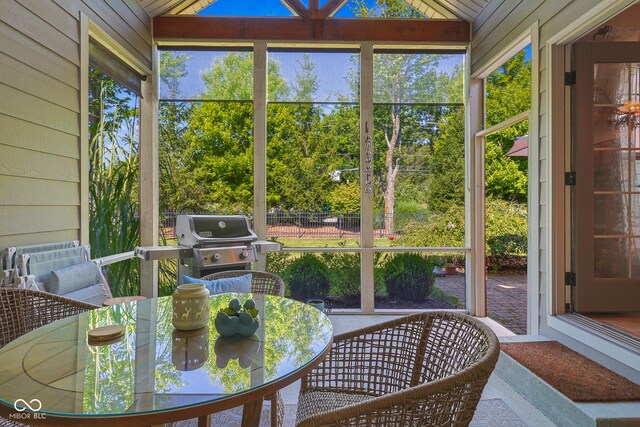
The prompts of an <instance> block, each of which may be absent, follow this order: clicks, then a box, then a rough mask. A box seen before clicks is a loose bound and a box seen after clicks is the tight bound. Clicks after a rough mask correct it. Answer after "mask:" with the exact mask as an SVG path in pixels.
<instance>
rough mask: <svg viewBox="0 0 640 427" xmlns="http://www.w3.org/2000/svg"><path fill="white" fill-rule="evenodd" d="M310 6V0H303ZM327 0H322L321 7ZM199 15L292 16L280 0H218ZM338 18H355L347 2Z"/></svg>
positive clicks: (337, 15)
mask: <svg viewBox="0 0 640 427" xmlns="http://www.w3.org/2000/svg"><path fill="white" fill-rule="evenodd" d="M301 1H302V3H303V4H304V5H305V6H306V7H309V2H308V0H301ZM326 2H327V0H320V2H319V3H320V7H322V5H323V4H325V3H326ZM366 2H367V4H368V5H369V6H372V5H373V4H375V0H366ZM198 15H216V16H292V15H291V12H289V9H287V8H286V7H285V6H284V5H283V4H282V3H281V2H280V0H217V1H216V2H215V3H213V4H212V5H211V6H208V7H206V8H204V9H203V10H202V11H200V12H199V13H198ZM336 17H338V18H353V14H352V13H351V10H350V8H349V4H348V3H347V4H346V5H345V6H344V7H342V9H340V10H339V11H338V13H337V14H336Z"/></svg>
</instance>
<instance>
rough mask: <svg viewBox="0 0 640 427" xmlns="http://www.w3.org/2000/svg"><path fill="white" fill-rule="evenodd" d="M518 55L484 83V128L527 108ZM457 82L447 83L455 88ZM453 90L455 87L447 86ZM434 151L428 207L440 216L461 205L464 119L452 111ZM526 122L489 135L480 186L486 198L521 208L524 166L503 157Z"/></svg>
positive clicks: (526, 81)
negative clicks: (485, 110) (483, 184)
mask: <svg viewBox="0 0 640 427" xmlns="http://www.w3.org/2000/svg"><path fill="white" fill-rule="evenodd" d="M524 58H525V53H524V51H523V52H520V53H519V54H517V55H516V56H514V57H513V58H512V59H510V60H509V61H507V62H506V63H505V65H504V66H503V67H501V68H500V69H499V70H497V71H496V72H494V73H492V74H491V75H490V76H489V77H488V78H487V101H486V103H487V107H486V108H487V126H491V125H494V124H496V123H499V122H501V121H503V120H505V119H507V118H509V117H512V116H514V115H516V114H518V113H520V112H522V111H525V110H526V109H528V108H529V107H530V105H531V99H530V98H531V97H530V81H531V69H530V68H531V65H530V63H529V62H526V61H525V60H524ZM455 81H456V79H452V82H455ZM450 88H455V83H454V84H453V85H452V86H450ZM439 127H440V135H439V136H438V137H437V138H436V141H435V143H434V145H433V154H432V157H431V163H430V172H431V173H430V178H429V186H428V190H427V201H428V203H429V207H430V209H431V210H432V211H434V212H437V213H441V212H445V211H447V210H448V209H449V208H450V207H451V206H452V205H459V206H462V205H464V187H463V185H462V183H464V170H465V168H464V114H463V111H462V110H461V109H460V110H452V111H451V112H450V113H449V114H447V115H446V116H445V117H443V118H442V120H441V123H440V125H439ZM526 133H527V122H524V123H520V124H517V125H514V126H512V127H510V128H509V129H505V130H504V131H502V132H499V133H496V134H494V135H491V136H489V137H488V138H487V140H486V145H485V162H486V170H485V186H486V194H487V196H488V197H491V198H495V199H501V200H507V201H517V202H525V201H526V200H527V161H526V159H517V158H516V159H514V158H512V157H505V156H504V155H505V154H506V153H507V151H509V149H510V148H511V146H512V145H513V141H514V139H515V138H516V137H517V136H522V135H526Z"/></svg>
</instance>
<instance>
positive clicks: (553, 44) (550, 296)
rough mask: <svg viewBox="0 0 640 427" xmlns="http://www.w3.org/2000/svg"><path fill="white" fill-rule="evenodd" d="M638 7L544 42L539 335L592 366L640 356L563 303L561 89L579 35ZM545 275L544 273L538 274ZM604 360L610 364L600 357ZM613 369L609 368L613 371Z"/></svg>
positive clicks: (626, 1)
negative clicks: (575, 317) (587, 323)
mask: <svg viewBox="0 0 640 427" xmlns="http://www.w3.org/2000/svg"><path fill="white" fill-rule="evenodd" d="M635 3H637V0H610V1H608V2H600V3H598V4H597V5H596V6H594V7H592V8H591V9H589V10H588V11H587V12H586V13H584V14H582V15H581V16H579V17H578V18H576V19H574V20H573V21H572V22H570V23H568V24H567V25H566V26H565V27H564V28H562V29H561V30H559V31H558V32H557V33H555V34H554V35H552V36H550V37H549V38H548V39H547V40H545V41H544V45H543V46H542V48H543V49H544V51H545V63H546V67H545V68H544V69H543V70H541V71H542V72H543V73H544V74H545V79H546V81H547V90H546V94H545V95H544V100H545V103H546V112H547V114H546V117H545V118H544V119H542V121H541V129H543V132H544V135H546V138H547V142H546V147H547V157H548V159H547V160H546V164H545V167H544V168H541V172H542V175H541V177H540V179H541V182H545V183H546V194H545V197H544V198H542V199H541V206H540V209H541V215H542V216H545V217H546V218H547V219H548V225H547V227H546V229H544V230H542V233H543V240H545V241H546V242H547V243H546V245H544V246H543V247H542V248H541V255H540V265H541V267H542V268H541V276H540V287H541V295H540V297H541V302H542V303H541V311H540V314H539V315H540V316H541V333H544V335H546V336H548V337H550V338H555V339H557V340H559V341H562V342H563V343H565V345H570V346H579V347H580V348H582V351H581V352H582V353H583V354H587V355H588V356H589V357H592V358H593V359H594V360H597V361H600V362H601V363H602V362H605V363H607V361H608V362H609V365H611V363H610V362H611V359H614V360H616V361H618V362H620V363H622V364H624V365H626V366H628V367H633V366H638V365H639V364H640V352H638V350H637V349H635V348H631V347H629V346H628V345H625V343H622V342H620V341H619V340H616V339H614V338H612V337H611V336H610V335H608V334H604V333H601V332H600V331H597V330H594V329H593V328H590V327H585V326H584V325H580V324H579V323H578V322H576V321H574V320H573V319H572V318H571V316H572V315H565V314H564V313H565V312H566V311H568V308H567V306H566V305H565V303H566V302H567V301H570V294H569V293H568V292H567V288H568V286H566V285H565V271H569V270H567V268H569V267H570V264H569V260H570V257H568V256H567V249H568V247H567V246H568V245H566V244H565V243H566V242H568V241H569V238H570V235H569V232H570V230H569V228H568V227H566V217H567V215H568V213H569V212H570V210H569V209H568V207H569V206H568V203H569V200H568V197H565V185H564V172H565V170H569V169H568V166H569V165H566V162H567V160H568V159H569V156H568V153H567V150H568V144H566V141H569V140H570V137H571V135H570V126H566V124H568V123H570V122H571V111H570V108H565V107H566V106H568V105H569V104H568V101H569V100H570V88H569V87H568V86H565V85H564V74H565V72H566V71H570V64H571V44H572V43H573V42H575V41H576V39H578V38H579V37H581V36H582V35H583V34H585V33H587V32H588V31H590V30H592V29H593V28H596V27H598V26H599V25H601V24H602V23H603V22H606V21H607V20H608V19H610V18H612V17H614V16H615V15H617V14H619V13H621V12H622V11H623V10H625V9H626V8H628V7H630V6H632V5H633V4H635ZM542 270H544V271H542ZM603 355H607V356H608V357H609V358H611V359H607V358H606V357H603ZM611 367H613V366H612V365H611Z"/></svg>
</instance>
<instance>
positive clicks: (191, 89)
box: [160, 51, 463, 102]
mask: <svg viewBox="0 0 640 427" xmlns="http://www.w3.org/2000/svg"><path fill="white" fill-rule="evenodd" d="M184 53H185V54H186V55H187V56H188V57H189V58H190V59H189V61H188V62H187V67H186V69H187V76H186V77H185V78H184V79H183V81H182V82H181V85H180V90H181V93H180V94H179V97H180V98H183V99H185V98H197V97H198V94H199V93H201V92H202V90H203V89H204V83H203V82H202V79H201V77H200V76H201V74H202V73H203V72H205V71H206V70H208V69H209V68H210V67H211V65H212V64H213V63H214V62H215V61H216V60H221V59H222V58H223V57H224V56H225V55H227V54H228V52H221V51H191V52H184ZM309 56H310V58H311V60H312V61H313V62H314V63H315V66H316V67H315V69H316V73H317V76H318V83H319V87H318V90H317V92H316V97H315V100H316V101H320V102H334V101H338V100H339V99H338V97H339V95H343V96H345V95H349V94H350V88H349V84H348V80H347V79H346V77H347V76H348V75H349V70H350V69H352V68H357V67H358V64H357V62H354V61H353V60H352V54H351V53H340V52H328V53H321V52H312V53H310V54H309ZM269 58H271V59H275V60H277V61H278V62H279V63H280V74H281V75H282V76H283V78H284V79H285V80H287V81H288V82H289V83H290V85H292V84H294V83H295V79H296V72H299V68H300V66H299V63H300V62H301V61H302V59H303V53H300V52H272V53H269ZM462 58H463V56H462V55H452V56H449V57H447V58H446V59H444V60H442V61H441V69H442V71H446V72H450V71H451V70H452V69H453V67H455V66H456V65H457V64H460V63H461V62H462ZM163 87H164V85H163V84H162V83H161V84H160V97H161V98H164V97H165V94H164V91H163ZM354 101H357V100H354Z"/></svg>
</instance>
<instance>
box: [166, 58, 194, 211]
mask: <svg viewBox="0 0 640 427" xmlns="http://www.w3.org/2000/svg"><path fill="white" fill-rule="evenodd" d="M188 60H189V57H188V56H187V55H186V54H184V53H180V54H176V53H174V52H169V51H163V52H161V53H160V79H161V80H162V82H163V83H164V85H165V87H166V89H167V94H166V95H167V97H168V98H170V99H176V98H179V96H180V81H181V79H183V78H184V77H186V76H187V71H186V62H187V61H188ZM158 114H159V146H160V149H159V170H160V211H165V210H168V209H178V210H182V209H195V208H196V206H194V204H197V203H198V200H201V198H202V196H203V194H202V189H201V188H199V187H198V186H196V185H194V183H190V182H189V179H190V175H189V174H187V173H185V172H186V171H185V169H184V161H183V153H184V152H185V150H186V149H187V148H188V146H189V143H188V141H187V140H186V139H185V133H186V131H187V129H188V119H189V116H190V114H191V105H189V104H188V103H186V102H179V101H167V102H161V103H160V105H159V112H158ZM195 189H198V190H200V191H199V192H197V191H194V190H195Z"/></svg>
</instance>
